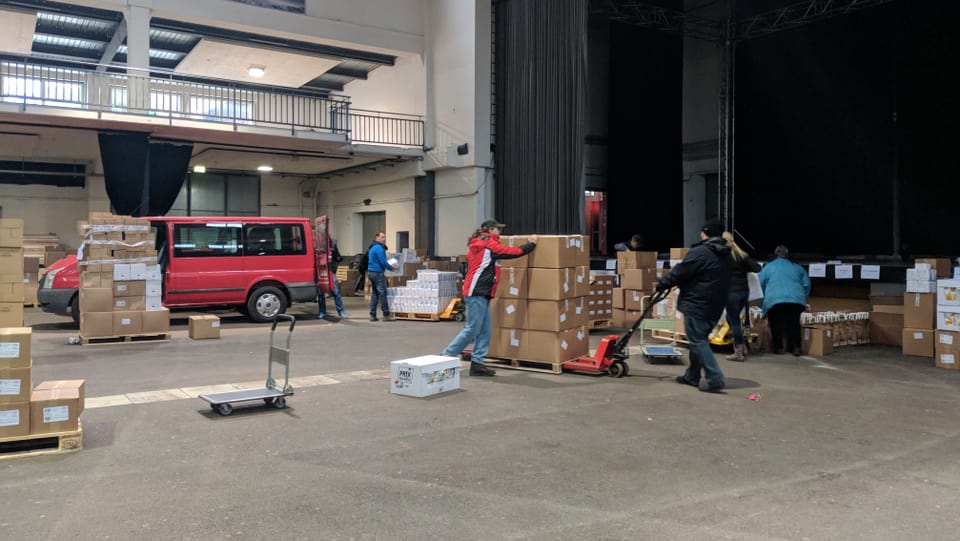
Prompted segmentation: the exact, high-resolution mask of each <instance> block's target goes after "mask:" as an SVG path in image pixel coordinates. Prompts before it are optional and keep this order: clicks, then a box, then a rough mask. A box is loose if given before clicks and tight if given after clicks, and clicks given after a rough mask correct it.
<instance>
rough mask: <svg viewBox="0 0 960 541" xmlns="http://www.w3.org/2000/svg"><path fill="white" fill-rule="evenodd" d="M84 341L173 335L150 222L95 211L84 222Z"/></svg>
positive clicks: (112, 341) (82, 288) (109, 341)
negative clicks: (162, 300)
mask: <svg viewBox="0 0 960 541" xmlns="http://www.w3.org/2000/svg"><path fill="white" fill-rule="evenodd" d="M80 234H81V243H80V249H79V251H78V257H80V260H79V264H80V269H81V275H80V276H81V277H80V340H81V342H82V343H83V344H84V345H90V344H108V343H126V342H140V341H157V340H169V339H170V312H169V311H168V310H167V309H166V308H164V307H163V306H162V305H161V295H162V275H161V271H160V266H159V265H158V264H157V251H156V248H155V247H154V244H155V240H154V236H153V233H152V232H151V230H150V222H149V221H148V220H145V219H142V218H132V217H129V216H115V215H112V214H109V213H93V214H91V216H90V221H89V223H81V224H80Z"/></svg>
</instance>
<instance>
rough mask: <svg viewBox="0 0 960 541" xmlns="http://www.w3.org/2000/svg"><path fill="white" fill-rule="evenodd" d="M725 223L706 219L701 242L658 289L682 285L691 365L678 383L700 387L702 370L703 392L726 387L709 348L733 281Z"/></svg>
mask: <svg viewBox="0 0 960 541" xmlns="http://www.w3.org/2000/svg"><path fill="white" fill-rule="evenodd" d="M721 235H723V225H721V224H720V223H719V222H713V221H711V222H707V223H706V224H705V225H704V226H703V228H702V229H701V230H700V242H698V243H696V244H694V245H693V246H691V247H690V251H689V252H688V253H687V257H685V258H683V261H681V262H680V263H679V264H677V266H675V267H673V268H672V269H671V270H670V274H668V275H666V276H664V277H663V278H661V279H660V281H659V282H657V288H656V289H657V291H665V290H668V289H670V288H672V287H674V286H676V287H679V288H680V297H679V299H678V300H677V310H678V311H680V312H683V328H684V332H685V333H686V335H687V340H688V341H689V342H690V366H689V367H688V368H687V371H686V373H684V375H682V376H677V383H683V384H686V385H692V386H694V387H697V388H699V387H700V372H701V369H702V371H703V375H704V377H705V378H706V380H707V386H706V388H705V389H703V390H704V391H707V392H718V391H720V390H722V389H723V388H724V387H726V381H725V380H724V377H723V372H722V371H721V370H720V366H719V365H718V364H717V359H716V358H715V357H714V356H713V351H712V350H711V349H710V342H709V336H710V331H712V330H713V327H714V326H715V325H716V323H717V320H718V319H720V314H722V313H723V307H724V305H725V304H726V302H727V287H728V286H729V284H730V247H729V246H727V241H725V240H723V237H722V236H721Z"/></svg>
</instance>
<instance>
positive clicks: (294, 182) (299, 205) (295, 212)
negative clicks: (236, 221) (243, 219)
mask: <svg viewBox="0 0 960 541" xmlns="http://www.w3.org/2000/svg"><path fill="white" fill-rule="evenodd" d="M302 181H303V179H302V178H300V177H282V176H272V175H263V176H261V177H260V215H261V216H289V217H303V216H310V214H312V213H313V200H312V199H307V198H304V197H303V191H302V190H301V189H300V183H301V182H302ZM309 190H311V191H312V190H313V186H312V185H311V186H310V188H309Z"/></svg>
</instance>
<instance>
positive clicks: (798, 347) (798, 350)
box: [793, 346, 800, 357]
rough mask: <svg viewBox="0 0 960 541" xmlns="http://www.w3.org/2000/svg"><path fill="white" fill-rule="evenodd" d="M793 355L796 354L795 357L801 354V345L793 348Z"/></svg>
mask: <svg viewBox="0 0 960 541" xmlns="http://www.w3.org/2000/svg"><path fill="white" fill-rule="evenodd" d="M793 356H794V357H799V356H800V346H797V347H795V348H793Z"/></svg>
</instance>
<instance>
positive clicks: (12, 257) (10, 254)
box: [0, 248, 23, 276]
mask: <svg viewBox="0 0 960 541" xmlns="http://www.w3.org/2000/svg"><path fill="white" fill-rule="evenodd" d="M0 274H19V275H21V276H22V275H23V248H0Z"/></svg>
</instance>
